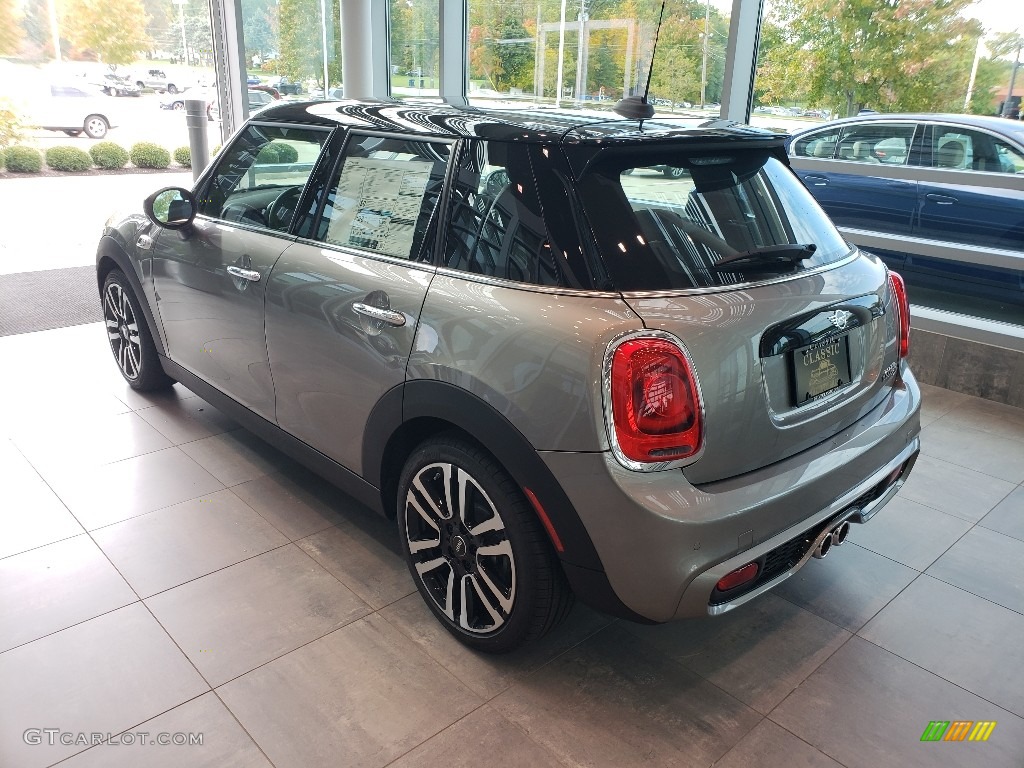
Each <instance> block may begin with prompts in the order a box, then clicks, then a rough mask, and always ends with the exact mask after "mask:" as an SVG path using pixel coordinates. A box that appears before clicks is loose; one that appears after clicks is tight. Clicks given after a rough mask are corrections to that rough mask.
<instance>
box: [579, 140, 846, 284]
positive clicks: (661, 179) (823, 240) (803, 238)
mask: <svg viewBox="0 0 1024 768" xmlns="http://www.w3.org/2000/svg"><path fill="white" fill-rule="evenodd" d="M666 166H667V167H670V168H681V169H683V171H684V173H683V175H682V176H680V177H679V178H676V179H672V178H667V177H666V175H665V174H664V173H663V171H662V168H664V167H666ZM578 188H579V190H580V194H581V196H582V199H583V204H584V207H585V209H586V212H587V216H588V218H589V222H590V225H591V227H592V228H593V231H594V234H595V235H596V237H597V241H598V247H599V248H600V251H601V255H602V257H603V258H604V261H605V263H606V264H607V266H608V270H609V273H610V275H611V278H612V281H613V283H614V285H615V287H616V288H619V289H621V290H641V291H643V290H666V289H678V288H699V287H709V286H720V285H735V284H737V283H743V282H749V281H755V280H761V279H765V278H766V277H774V276H778V275H780V274H793V273H795V272H798V271H801V270H805V269H809V268H813V267H817V266H821V265H824V264H828V263H831V262H833V261H837V260H839V259H841V258H843V257H844V256H846V255H847V254H848V253H849V252H850V247H849V246H848V245H847V244H846V243H845V242H844V241H843V239H842V237H841V236H840V235H839V233H838V232H837V231H836V229H835V227H834V226H833V225H832V223H831V222H830V221H829V220H828V218H827V217H826V216H825V214H824V213H823V212H822V211H821V209H820V208H819V207H818V204H817V203H816V202H815V201H814V199H813V198H812V197H811V195H810V193H808V192H807V190H806V189H805V188H804V187H803V185H802V184H801V183H800V180H799V179H798V178H796V176H794V175H793V173H792V172H791V171H789V170H788V169H787V168H786V167H785V166H784V165H783V164H782V163H781V162H780V161H779V160H778V159H777V158H775V157H773V156H772V155H771V154H770V153H769V152H767V151H763V150H734V151H729V152H723V153H716V154H714V155H709V154H696V153H693V154H689V153H687V154H682V153H681V152H680V151H679V150H675V151H670V150H665V149H660V148H652V149H650V150H644V151H642V152H641V151H640V150H636V149H622V150H618V149H616V150H605V151H604V152H603V153H602V155H601V156H600V157H599V158H598V159H597V161H596V162H592V163H591V166H590V170H588V171H587V172H586V173H584V174H583V176H582V177H581V178H580V181H579V184H578ZM790 244H793V245H808V246H809V245H813V246H814V252H813V254H810V255H808V257H807V258H805V259H803V260H799V259H790V260H786V261H784V262H779V261H772V260H771V259H761V260H757V259H756V258H755V259H754V260H752V261H748V262H747V263H746V265H744V266H725V265H716V262H719V261H721V260H722V259H725V258H729V257H737V256H741V255H744V254H749V255H753V254H755V253H756V252H758V251H763V250H764V249H766V248H769V249H770V248H772V247H774V246H785V245H790ZM776 252H782V253H784V254H785V253H788V254H789V255H793V254H794V253H796V254H797V255H799V253H800V252H802V251H798V250H797V249H788V250H787V249H785V248H781V249H778V250H777V251H776Z"/></svg>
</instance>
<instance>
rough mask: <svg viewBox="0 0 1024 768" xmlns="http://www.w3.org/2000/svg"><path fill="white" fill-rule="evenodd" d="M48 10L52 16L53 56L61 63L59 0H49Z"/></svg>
mask: <svg viewBox="0 0 1024 768" xmlns="http://www.w3.org/2000/svg"><path fill="white" fill-rule="evenodd" d="M46 5H47V11H48V13H49V16H50V37H51V39H52V40H53V58H54V59H56V60H57V63H58V64H60V62H61V57H60V29H59V28H58V27H57V0H49V2H48V3H47V4H46Z"/></svg>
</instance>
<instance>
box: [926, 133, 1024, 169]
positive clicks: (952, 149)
mask: <svg viewBox="0 0 1024 768" xmlns="http://www.w3.org/2000/svg"><path fill="white" fill-rule="evenodd" d="M931 157H932V166H933V167H935V168H951V169H954V170H963V171H987V172H989V173H1017V172H1019V171H1021V170H1024V153H1022V152H1021V150H1019V149H1016V148H1015V147H1013V146H1011V145H1010V144H1009V143H1007V142H1005V141H1003V140H1002V139H999V138H997V137H995V136H993V135H991V134H989V133H985V132H983V131H974V130H971V129H969V128H963V127H960V126H943V125H936V126H933V127H932V133H931Z"/></svg>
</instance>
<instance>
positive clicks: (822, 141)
mask: <svg viewBox="0 0 1024 768" xmlns="http://www.w3.org/2000/svg"><path fill="white" fill-rule="evenodd" d="M839 134H840V129H838V128H836V129H834V130H831V131H821V132H820V133H812V134H811V135H810V136H804V137H803V138H800V139H797V140H796V141H794V142H793V154H794V155H796V156H797V157H818V158H826V159H828V158H832V157H835V154H836V147H838V146H839Z"/></svg>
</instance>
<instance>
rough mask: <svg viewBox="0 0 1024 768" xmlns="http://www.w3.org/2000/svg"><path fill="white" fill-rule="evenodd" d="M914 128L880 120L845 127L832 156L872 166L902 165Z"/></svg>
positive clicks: (906, 124) (912, 125)
mask: <svg viewBox="0 0 1024 768" xmlns="http://www.w3.org/2000/svg"><path fill="white" fill-rule="evenodd" d="M915 128H916V126H915V125H914V124H913V123H880V122H871V123H864V124H861V125H850V126H846V127H845V128H843V135H842V138H841V139H840V141H839V147H838V153H837V154H836V157H837V158H838V159H839V160H853V161H855V162H859V163H869V164H872V165H877V164H881V163H885V164H887V165H906V164H907V159H908V157H909V155H910V148H911V145H912V144H913V140H914V129H915Z"/></svg>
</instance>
